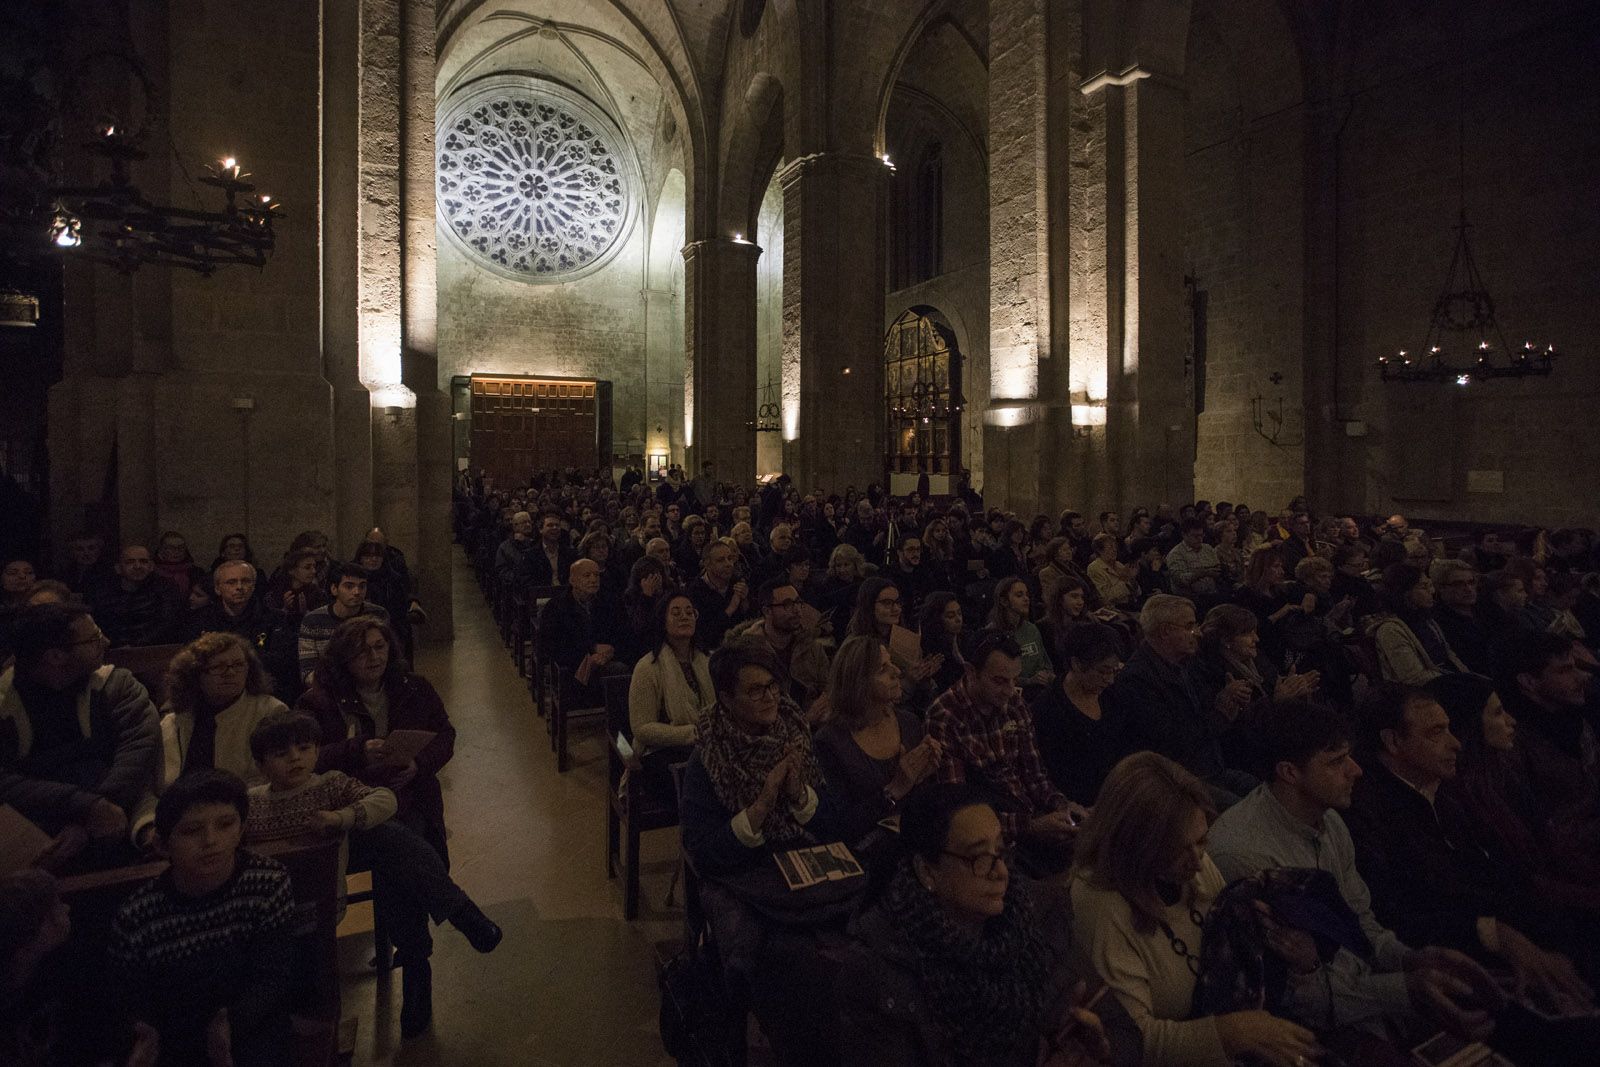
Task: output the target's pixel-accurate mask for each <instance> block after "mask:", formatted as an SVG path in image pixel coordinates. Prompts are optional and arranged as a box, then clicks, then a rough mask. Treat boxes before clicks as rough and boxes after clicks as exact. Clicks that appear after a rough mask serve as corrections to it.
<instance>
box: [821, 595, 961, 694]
mask: <svg viewBox="0 0 1600 1067" xmlns="http://www.w3.org/2000/svg"><path fill="white" fill-rule="evenodd" d="M903 610H904V600H903V598H902V597H901V593H900V589H899V587H897V586H896V585H895V584H894V583H893V582H891V581H889V579H887V578H878V577H872V578H868V579H866V580H865V581H863V582H862V583H861V589H860V590H859V591H858V592H857V593H856V610H855V613H854V614H852V615H851V616H850V625H849V626H848V627H847V628H846V630H845V633H846V636H849V637H857V636H862V637H876V638H877V639H878V640H879V641H882V642H883V643H884V644H885V645H887V646H888V648H889V655H890V657H891V658H892V659H893V660H894V665H895V666H896V667H898V668H900V673H901V675H902V681H903V683H904V685H905V692H904V693H903V694H902V702H903V703H905V704H906V705H907V706H909V707H912V708H914V709H916V710H917V712H918V714H921V712H922V709H924V708H926V707H927V706H928V700H929V699H930V698H931V697H932V694H931V693H929V692H928V691H927V690H928V686H927V684H926V683H927V681H928V679H929V678H931V677H933V676H934V675H935V674H937V673H938V671H939V668H940V667H941V666H943V665H944V656H943V655H941V654H939V653H934V654H933V655H931V656H922V657H920V658H917V659H912V658H909V657H908V654H907V653H906V652H903V651H901V650H900V649H897V648H896V647H895V643H894V641H893V640H892V635H893V634H894V628H895V627H896V626H899V625H901V623H900V618H901V614H902V612H903Z"/></svg>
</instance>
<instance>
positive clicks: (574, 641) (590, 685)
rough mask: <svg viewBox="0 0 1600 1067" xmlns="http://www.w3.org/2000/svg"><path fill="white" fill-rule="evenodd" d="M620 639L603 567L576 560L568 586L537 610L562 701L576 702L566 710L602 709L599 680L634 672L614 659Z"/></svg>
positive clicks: (617, 612)
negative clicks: (602, 586)
mask: <svg viewBox="0 0 1600 1067" xmlns="http://www.w3.org/2000/svg"><path fill="white" fill-rule="evenodd" d="M622 635H623V625H622V616H621V611H620V609H619V608H618V606H617V604H615V603H614V602H612V601H611V600H609V599H608V598H607V597H605V596H604V595H602V594H601V592H600V565H599V564H598V563H596V562H595V561H594V560H592V559H577V560H574V561H573V562H572V566H571V568H570V569H569V570H568V571H567V583H566V585H564V586H563V587H562V589H561V592H560V593H558V594H556V595H555V596H553V597H551V598H550V600H549V602H547V603H546V604H545V606H544V608H543V609H542V610H541V611H540V612H539V639H540V641H541V643H542V646H543V647H542V649H541V651H542V652H543V654H544V655H545V656H548V657H549V658H550V659H551V660H552V661H553V662H554V663H555V664H556V667H557V668H558V669H559V670H560V672H561V687H562V699H563V700H576V701H577V703H575V704H568V705H567V706H568V707H574V708H594V707H600V706H601V705H602V704H604V703H605V694H604V691H603V690H602V689H601V688H600V679H601V677H602V676H603V675H605V674H607V673H611V672H613V671H616V670H624V671H631V670H632V669H633V664H631V663H626V664H623V663H618V662H617V659H616V656H617V647H618V646H619V645H620V644H622V640H621V638H622Z"/></svg>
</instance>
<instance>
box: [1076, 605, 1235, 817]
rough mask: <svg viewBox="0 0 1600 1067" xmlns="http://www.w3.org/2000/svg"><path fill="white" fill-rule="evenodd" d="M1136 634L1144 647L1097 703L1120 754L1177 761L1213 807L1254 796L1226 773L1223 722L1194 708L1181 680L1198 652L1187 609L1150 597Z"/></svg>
mask: <svg viewBox="0 0 1600 1067" xmlns="http://www.w3.org/2000/svg"><path fill="white" fill-rule="evenodd" d="M1139 630H1140V632H1141V633H1142V634H1143V635H1144V642H1143V644H1141V645H1140V646H1139V648H1138V649H1137V650H1136V651H1135V652H1134V654H1133V655H1132V656H1131V657H1129V659H1128V665H1127V666H1126V667H1124V668H1123V669H1122V671H1121V673H1119V674H1118V675H1117V680H1116V681H1115V682H1113V683H1112V684H1111V687H1110V688H1109V689H1107V690H1106V691H1105V695H1104V697H1103V699H1104V700H1105V702H1106V705H1107V707H1108V709H1109V711H1110V713H1111V714H1112V715H1113V716H1114V718H1115V722H1116V730H1117V732H1118V733H1119V735H1120V736H1121V737H1122V739H1123V752H1124V753H1129V752H1137V751H1139V750H1141V749H1149V750H1151V751H1153V752H1159V753H1161V754H1162V755H1164V756H1167V757H1169V758H1171V759H1173V760H1176V761H1177V762H1178V763H1179V764H1181V765H1182V766H1184V767H1185V768H1186V769H1187V770H1188V771H1189V772H1190V773H1192V774H1194V775H1195V776H1196V777H1198V778H1200V780H1201V781H1203V782H1205V783H1206V786H1207V788H1208V789H1210V790H1211V796H1212V799H1213V801H1214V803H1215V806H1216V807H1219V808H1225V807H1227V806H1228V805H1229V804H1232V803H1233V802H1234V801H1236V800H1238V799H1239V797H1241V796H1243V795H1244V794H1245V793H1248V792H1249V791H1250V790H1251V789H1253V788H1255V786H1256V780H1255V778H1254V777H1253V776H1251V775H1250V774H1248V773H1246V772H1245V771H1243V770H1241V769H1239V768H1236V767H1229V766H1228V765H1227V762H1226V760H1225V759H1224V758H1223V752H1222V745H1221V742H1220V740H1219V738H1220V736H1221V730H1220V729H1219V726H1218V724H1219V722H1220V721H1224V720H1225V719H1226V716H1222V715H1219V713H1218V711H1217V709H1216V705H1215V702H1213V705H1212V707H1206V706H1205V705H1204V704H1202V703H1201V700H1202V698H1201V696H1200V694H1199V693H1198V692H1197V691H1196V689H1195V687H1194V686H1193V685H1192V684H1191V683H1190V681H1189V679H1188V677H1187V676H1186V675H1185V673H1184V672H1185V668H1186V667H1187V665H1188V663H1189V661H1190V660H1192V659H1193V658H1194V656H1195V653H1196V652H1198V651H1199V648H1200V627H1199V626H1198V625H1196V623H1195V617H1194V605H1193V604H1191V603H1190V602H1189V601H1187V600H1185V599H1184V598H1182V597H1177V596H1171V595H1160V596H1153V597H1151V598H1150V599H1149V600H1148V601H1146V602H1145V605H1144V608H1143V609H1142V610H1141V611H1140V612H1139ZM1241 688H1242V687H1236V690H1237V689H1241ZM1230 699H1231V698H1230Z"/></svg>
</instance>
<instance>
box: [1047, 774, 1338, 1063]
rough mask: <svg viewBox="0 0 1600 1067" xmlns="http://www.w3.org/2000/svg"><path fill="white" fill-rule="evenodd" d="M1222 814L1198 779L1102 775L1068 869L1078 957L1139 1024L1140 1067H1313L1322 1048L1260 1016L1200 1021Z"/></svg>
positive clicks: (1293, 1028)
mask: <svg viewBox="0 0 1600 1067" xmlns="http://www.w3.org/2000/svg"><path fill="white" fill-rule="evenodd" d="M1215 817H1216V807H1215V806H1214V805H1213V804H1212V803H1211V794H1210V792H1209V791H1208V790H1207V788H1206V786H1205V784H1204V783H1202V782H1201V781H1200V780H1199V779H1198V778H1196V777H1195V776H1194V775H1192V774H1190V773H1189V772H1188V771H1186V770H1184V769H1183V768H1182V767H1180V766H1178V764H1176V763H1174V762H1173V761H1172V760H1169V759H1167V758H1166V757H1165V756H1162V755H1160V754H1158V753H1155V752H1136V753H1134V754H1133V755H1131V756H1129V757H1127V758H1126V759H1124V760H1122V762H1120V763H1118V764H1117V765H1116V766H1115V767H1114V768H1112V770H1111V773H1110V774H1109V775H1108V776H1107V777H1106V781H1105V785H1104V786H1103V787H1102V788H1101V790H1100V796H1099V798H1098V802H1097V803H1096V804H1095V809H1094V816H1093V817H1092V818H1090V819H1089V820H1088V821H1087V822H1086V823H1085V825H1084V829H1083V832H1082V833H1080V834H1079V835H1078V843H1077V850H1076V852H1075V853H1074V856H1073V864H1072V884H1071V891H1072V910H1073V916H1072V922H1073V931H1074V934H1075V940H1076V945H1077V949H1078V951H1079V952H1081V953H1082V954H1083V957H1084V958H1085V959H1086V960H1087V962H1088V965H1089V967H1090V968H1091V969H1092V970H1093V971H1094V972H1095V973H1096V974H1098V975H1100V977H1101V978H1103V979H1104V980H1105V982H1106V985H1108V986H1109V987H1110V988H1111V993H1112V994H1113V995H1114V996H1115V997H1116V998H1117V1000H1118V1001H1119V1002H1121V1004H1122V1007H1123V1008H1124V1009H1125V1010H1126V1011H1127V1013H1128V1014H1129V1015H1131V1016H1132V1017H1133V1021H1134V1023H1135V1025H1137V1026H1138V1028H1139V1030H1140V1032H1141V1034H1142V1035H1143V1037H1144V1059H1143V1063H1144V1064H1145V1067H1231V1065H1232V1064H1233V1063H1235V1062H1236V1061H1237V1060H1239V1059H1240V1058H1241V1057H1243V1058H1245V1059H1247V1060H1248V1061H1249V1062H1252V1063H1257V1062H1259V1063H1266V1064H1270V1065H1272V1067H1307V1065H1308V1064H1311V1063H1315V1062H1318V1060H1319V1057H1320V1055H1321V1052H1322V1050H1321V1049H1320V1048H1319V1047H1318V1045H1317V1044H1316V1038H1315V1036H1314V1035H1313V1034H1312V1033H1311V1032H1310V1031H1309V1030H1306V1029H1305V1028H1303V1027H1301V1026H1297V1025H1296V1024H1294V1023H1291V1022H1289V1021H1287V1020H1285V1019H1279V1018H1277V1017H1276V1016H1274V1015H1271V1014H1269V1013H1268V1012H1265V1011H1236V1012H1229V1013H1227V1014H1225V1015H1207V1016H1201V1017H1199V1018H1195V1017H1193V1011H1192V1006H1193V1004H1194V993H1195V984H1196V980H1197V979H1198V977H1199V974H1200V950H1201V931H1202V928H1203V927H1204V926H1205V920H1206V913H1207V912H1208V911H1209V910H1210V909H1211V904H1212V902H1213V901H1214V900H1215V899H1216V897H1217V894H1219V893H1221V892H1222V889H1223V885H1224V882H1223V878H1222V873H1221V872H1220V871H1218V870H1217V865H1216V864H1215V863H1213V862H1212V860H1211V857H1210V856H1209V855H1207V854H1206V840H1207V835H1208V834H1209V833H1210V827H1211V820H1212V819H1213V818H1215Z"/></svg>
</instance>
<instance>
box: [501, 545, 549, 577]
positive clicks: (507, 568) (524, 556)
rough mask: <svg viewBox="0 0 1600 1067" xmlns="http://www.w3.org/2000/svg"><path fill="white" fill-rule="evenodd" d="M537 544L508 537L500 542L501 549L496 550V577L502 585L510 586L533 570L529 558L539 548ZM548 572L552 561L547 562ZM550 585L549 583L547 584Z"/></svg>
mask: <svg viewBox="0 0 1600 1067" xmlns="http://www.w3.org/2000/svg"><path fill="white" fill-rule="evenodd" d="M537 544H538V543H537V542H535V541H531V540H522V541H518V540H517V539H516V538H514V537H508V538H506V539H505V540H504V541H501V542H500V547H499V548H497V549H495V550H494V576H495V578H496V579H498V580H499V581H500V582H501V583H502V584H506V585H509V584H510V583H512V582H514V581H516V580H517V576H518V575H521V574H527V573H528V572H529V571H530V570H532V562H531V561H530V560H529V559H528V556H529V554H530V553H531V552H533V551H534V550H535V549H536V547H537ZM544 565H545V568H546V569H547V570H548V569H549V567H550V561H549V560H546V561H545V564H544ZM546 584H549V583H546Z"/></svg>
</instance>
